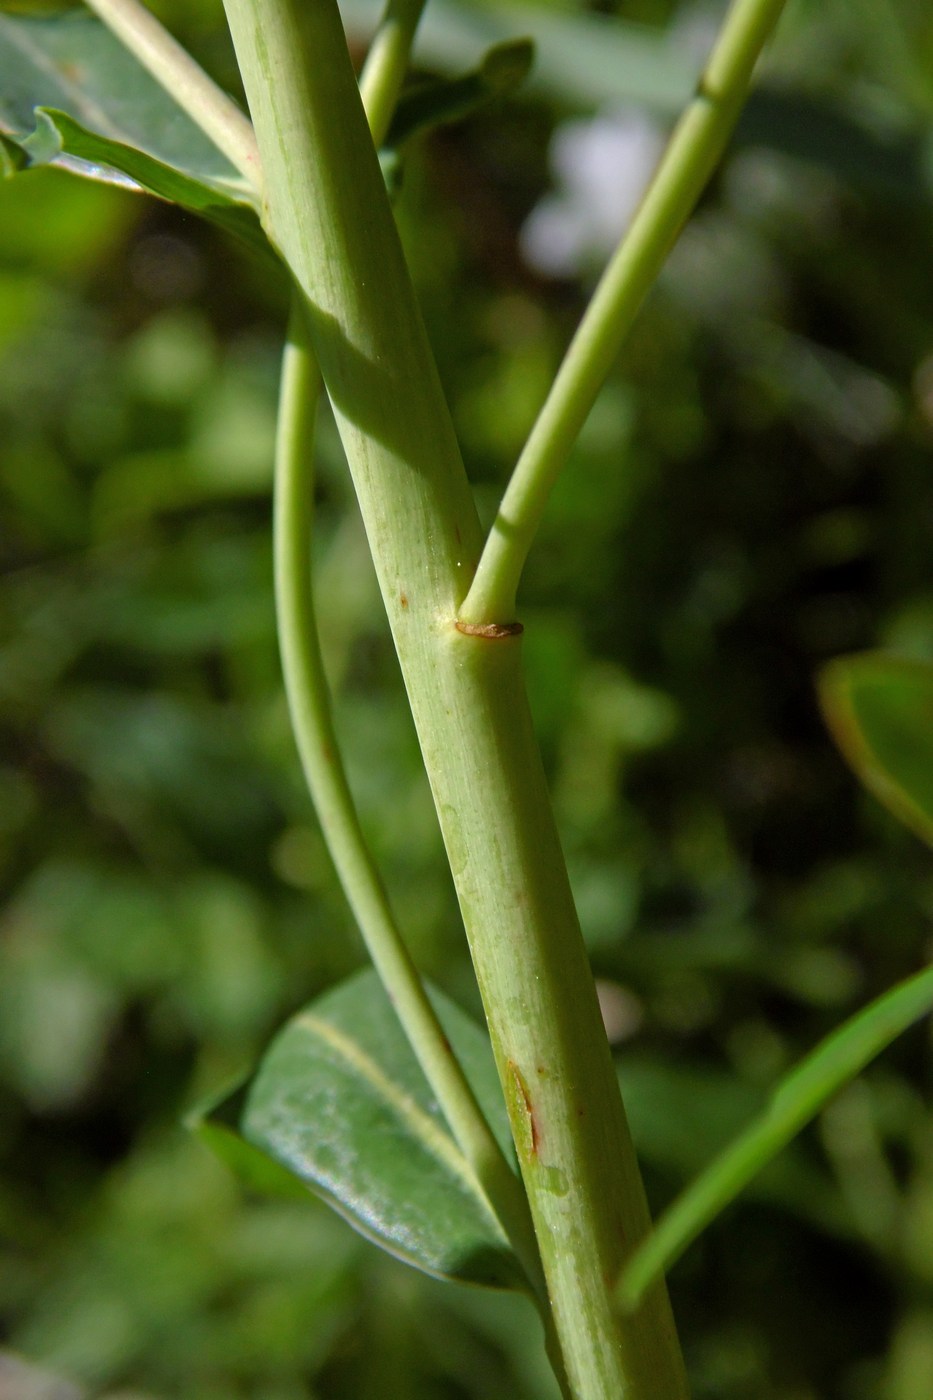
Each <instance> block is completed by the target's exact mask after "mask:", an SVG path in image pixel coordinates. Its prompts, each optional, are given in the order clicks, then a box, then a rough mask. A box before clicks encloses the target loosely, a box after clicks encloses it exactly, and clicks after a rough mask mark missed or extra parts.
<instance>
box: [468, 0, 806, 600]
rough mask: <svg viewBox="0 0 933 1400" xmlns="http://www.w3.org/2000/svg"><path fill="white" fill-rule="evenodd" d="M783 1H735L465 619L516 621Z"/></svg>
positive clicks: (616, 260)
mask: <svg viewBox="0 0 933 1400" xmlns="http://www.w3.org/2000/svg"><path fill="white" fill-rule="evenodd" d="M783 5H784V0H734V3H733V5H732V8H731V9H730V11H729V13H728V15H727V17H726V20H725V23H724V25H723V28H722V30H721V32H720V34H719V37H718V38H717V40H716V43H715V45H714V48H713V51H712V53H711V55H710V58H709V61H708V63H707V65H706V68H705V70H704V72H703V76H702V78H701V79H700V82H699V85H698V87H697V91H696V96H695V97H694V99H693V101H692V102H691V103H690V105H689V106H688V107H687V109H686V111H685V112H684V114H683V116H682V117H681V119H680V121H679V122H678V124H677V126H676V127H675V129H674V133H673V135H672V137H671V140H670V142H669V144H668V146H667V149H666V151H665V153H664V156H663V157H662V160H661V163H660V165H659V166H658V169H657V171H656V173H655V176H654V178H653V180H652V182H651V185H650V187H649V189H648V191H647V193H646V195H645V197H644V200H643V201H642V203H641V206H640V207H639V210H638V212H637V214H636V215H635V218H634V220H633V221H632V224H631V227H630V228H629V230H628V233H627V234H626V235H625V237H624V238H623V239H622V242H621V243H620V245H619V247H618V249H617V250H616V252H615V254H614V255H613V257H612V260H611V261H610V263H609V265H608V267H607V268H606V271H605V273H604V274H603V276H602V279H601V280H600V282H599V285H598V286H597V288H596V291H595V292H594V294H593V298H592V300H591V302H590V304H589V306H588V307H587V310H586V313H585V315H584V317H583V320H582V321H581V323H580V325H579V327H578V329H577V332H576V334H575V335H574V338H573V340H572V341H571V344H570V346H569V348H568V350H567V353H566V355H565V357H564V360H563V363H562V364H561V367H560V370H559V371H558V374H557V377H556V378H555V380H554V383H553V385H552V387H551V390H550V393H549V394H548V397H547V400H546V401H545V404H544V406H543V408H542V409H541V412H540V414H539V415H538V418H537V420H536V421H535V424H534V427H533V428H532V431H531V433H530V435H529V437H528V441H527V443H526V444H525V447H524V449H523V451H522V454H521V456H520V457H519V460H518V463H517V464H516V467H515V470H514V472H513V474H512V477H511V479H510V481H509V484H508V486H507V488H506V491H505V494H504V496H503V498H502V503H501V505H500V507H499V511H498V514H497V516H496V519H495V522H494V524H493V527H492V530H491V531H490V534H489V538H488V540H487V541H486V546H485V549H484V550H483V556H482V558H481V560H480V562H479V566H478V568H477V570H476V576H475V578H474V579H473V582H472V585H471V587H470V591H469V593H468V595H467V597H466V599H465V601H464V604H463V607H462V608H461V610H460V617H461V619H462V620H463V621H465V622H469V623H482V622H507V621H509V620H510V619H511V618H513V617H515V608H516V593H517V590H518V584H519V580H520V577H521V573H522V569H523V568H524V565H525V560H526V558H527V556H528V551H529V549H530V547H531V543H532V540H533V539H534V535H535V532H536V530H537V528H538V525H539V523H540V521H541V516H542V515H543V513H544V508H545V505H546V503H547V499H548V496H549V495H550V492H551V489H552V487H553V485H554V482H555V481H556V479H557V477H558V475H559V473H560V471H561V468H562V467H563V466H564V464H565V463H566V461H567V458H568V456H569V455H570V451H571V448H572V447H573V444H574V442H575V441H576V439H577V436H578V434H579V432H580V429H581V428H582V427H583V424H584V423H585V421H586V418H587V415H588V414H589V411H590V409H591V408H592V406H593V403H594V402H595V399H596V396H597V394H598V393H599V390H600V388H601V387H602V385H603V382H604V381H605V378H606V375H607V374H608V373H609V370H610V368H611V366H612V362H613V360H614V359H615V357H616V355H617V354H618V352H619V349H620V348H621V345H622V342H623V340H624V339H625V336H626V335H627V334H628V331H629V329H630V327H631V324H632V322H633V321H634V319H635V316H636V314H637V312H638V310H639V307H640V306H641V304H642V301H643V300H644V298H645V296H646V294H647V292H648V291H649V289H650V288H651V286H652V284H653V283H654V281H655V280H656V278H657V275H658V273H659V272H660V270H661V267H662V265H663V263H664V260H665V258H666V257H667V255H668V253H669V251H670V249H671V246H672V245H673V243H674V241H675V240H676V238H677V235H678V233H679V232H680V229H681V228H682V226H683V224H684V222H685V221H686V219H687V218H688V217H689V215H690V213H691V211H692V210H693V207H694V205H695V204H696V201H697V200H698V198H699V196H700V194H701V193H702V190H703V187H704V186H705V184H706V182H707V180H708V179H709V177H710V175H711V174H712V172H713V169H714V168H715V165H716V163H717V161H718V160H719V157H720V155H721V154H722V151H723V149H724V147H725V144H726V141H727V140H728V137H729V135H730V133H731V131H732V129H733V127H734V125H735V122H736V120H737V118H738V115H739V112H740V110H741V107H742V103H743V102H744V100H745V96H746V94H747V91H748V86H749V83H750V81H751V76H752V70H753V69H754V66H755V62H756V60H757V58H758V55H759V53H760V52H761V49H762V47H763V45H764V44H765V41H766V40H767V38H768V36H769V34H770V33H771V31H772V29H773V28H774V26H775V24H776V23H777V20H778V17H779V15H780V13H781V10H782V8H783Z"/></svg>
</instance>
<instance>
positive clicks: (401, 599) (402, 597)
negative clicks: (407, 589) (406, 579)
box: [398, 593, 408, 608]
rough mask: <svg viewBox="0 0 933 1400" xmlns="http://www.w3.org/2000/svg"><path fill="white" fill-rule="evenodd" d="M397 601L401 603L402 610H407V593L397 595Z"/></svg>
mask: <svg viewBox="0 0 933 1400" xmlns="http://www.w3.org/2000/svg"><path fill="white" fill-rule="evenodd" d="M398 600H399V602H400V603H401V605H402V607H403V608H407V607H408V594H407V593H400V594H399V595H398Z"/></svg>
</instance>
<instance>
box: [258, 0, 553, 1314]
mask: <svg viewBox="0 0 933 1400" xmlns="http://www.w3.org/2000/svg"><path fill="white" fill-rule="evenodd" d="M422 8H423V0H414V3H412V0H389V4H388V6H387V9H386V15H385V18H384V20H383V22H382V24H381V25H380V27H379V29H378V30H377V32H376V36H375V39H374V41H373V47H372V49H371V50H370V54H369V55H368V56H367V60H366V64H365V65H364V68H363V73H362V75H361V81H360V90H361V93H362V94H363V100H364V106H365V107H366V112H367V117H368V118H369V124H370V130H371V131H372V134H373V138H374V140H375V141H376V142H377V143H378V141H379V140H380V139H381V137H382V136H383V135H384V134H385V131H386V129H387V127H388V124H389V121H390V120H391V116H392V112H393V110H394V106H395V101H396V99H397V96H398V92H399V90H400V88H401V84H402V81H403V78H404V74H405V69H406V64H407V55H408V50H409V48H410V45H411V41H412V39H413V38H414V32H415V28H416V27H417V22H418V17H419V15H420V13H421V10H422ZM320 385H321V379H320V371H319V370H318V367H317V362H316V360H315V358H314V352H313V350H312V348H311V345H310V342H309V340H308V336H307V333H306V326H305V320H304V313H303V310H302V307H301V303H300V298H298V297H296V298H295V304H294V305H293V308H292V314H291V317H290V321H289V329H288V336H287V340H286V345H285V352H284V355H283V360H282V379H281V392H280V398H279V413H278V433H277V439H276V468H275V491H274V517H275V519H274V529H273V537H274V547H275V586H276V612H277V619H278V634H279V647H280V650H281V654H282V670H283V674H284V679H285V691H286V695H287V697H288V704H289V710H290V714H291V720H292V728H293V730H294V733H295V740H296V744H297V747H298V752H299V755H300V758H301V763H302V768H303V770H304V774H305V778H306V781H307V784H308V788H309V790H310V792H311V796H312V799H313V801H314V806H315V810H316V811H317V814H318V819H319V821H320V824H321V830H322V832H323V835H324V839H325V841H326V842H327V847H328V850H329V851H330V854H331V858H332V859H333V862H334V865H335V867H336V870H337V873H338V875H339V877H340V882H341V884H342V886H343V888H344V891H345V893H346V896H347V899H348V902H349V904H350V907H351V909H352V910H353V913H354V916H355V918H356V921H357V924H358V925H359V928H360V931H361V933H362V935H363V939H364V941H365V943H366V947H367V950H368V952H369V955H370V958H371V959H372V962H373V965H374V967H375V968H376V971H377V972H378V973H379V977H380V979H381V981H382V984H383V986H384V987H385V989H386V991H387V992H388V994H389V997H390V999H391V1001H392V1004H393V1006H394V1008H395V1011H396V1013H397V1015H398V1018H399V1021H400V1022H401V1024H402V1026H403V1028H404V1030H405V1034H406V1036H407V1038H408V1041H409V1043H410V1045H411V1047H412V1050H413V1051H414V1053H415V1056H416V1058H417V1060H418V1062H419V1064H420V1065H421V1068H422V1070H423V1071H424V1074H425V1077H426V1079H427V1080H428V1083H429V1084H430V1086H431V1088H432V1090H433V1092H434V1094H435V1097H436V1098H437V1101H438V1104H439V1105H440V1108H441V1110H442V1112H443V1114H444V1116H445V1118H446V1119H447V1122H448V1125H449V1127H450V1129H451V1132H452V1133H453V1135H454V1139H455V1140H456V1142H457V1145H458V1147H459V1148H460V1150H461V1152H462V1153H463V1155H464V1157H465V1158H466V1160H467V1161H468V1162H469V1164H470V1166H471V1167H472V1169H473V1172H474V1174H475V1176H476V1179H477V1181H478V1183H479V1185H480V1187H481V1188H482V1190H483V1191H484V1192H485V1194H486V1196H487V1198H488V1200H489V1202H490V1204H491V1206H492V1207H493V1209H494V1211H495V1213H496V1215H497V1216H498V1218H499V1221H500V1223H501V1224H502V1226H503V1229H504V1230H505V1231H506V1234H507V1235H508V1236H509V1239H510V1240H511V1242H512V1245H513V1248H514V1249H515V1251H516V1253H517V1254H518V1256H519V1258H520V1259H521V1261H522V1264H523V1266H524V1268H525V1272H526V1274H527V1275H528V1279H529V1282H530V1283H531V1286H532V1287H533V1289H534V1290H535V1292H536V1293H537V1294H538V1295H539V1298H540V1297H541V1295H543V1291H544V1287H543V1285H544V1280H543V1276H542V1274H541V1263H540V1259H539V1258H538V1249H537V1244H536V1242H535V1235H534V1228H533V1226H532V1222H531V1215H530V1212H529V1210H528V1201H527V1198H526V1196H525V1193H524V1191H523V1189H522V1186H521V1183H520V1182H519V1180H518V1178H517V1177H516V1175H515V1173H514V1172H513V1171H512V1169H511V1167H510V1166H509V1164H508V1162H507V1161H506V1159H505V1156H504V1155H503V1153H502V1150H501V1148H500V1147H499V1144H498V1142H497V1141H496V1139H495V1136H494V1135H493V1133H492V1131H491V1129H490V1128H489V1125H488V1123H487V1122H486V1119H485V1117H484V1115H483V1112H482V1109H481V1108H480V1106H479V1104H478V1103H477V1101H476V1097H475V1095H474V1094H473V1091H472V1089H471V1088H470V1085H469V1083H468V1082H467V1080H466V1077H465V1076H464V1074H463V1070H462V1068H461V1066H460V1064H459V1062H458V1060H457V1058H456V1056H455V1055H454V1053H453V1050H452V1049H451V1046H450V1043H449V1042H448V1040H447V1037H446V1036H445V1034H444V1030H443V1027H442V1026H441V1024H440V1021H439V1020H438V1018H437V1015H436V1013H435V1011H434V1008H433V1007H432V1005H431V1002H430V1000H429V999H428V996H427V994H426V992H425V989H424V985H423V983H422V982H421V978H420V977H419V975H418V971H417V969H416V967H415V965H414V963H413V962H412V959H411V956H410V954H409V952H408V949H407V947H406V946H405V941H404V939H403V937H402V934H401V932H400V930H399V928H398V925H397V923H396V921H395V917H394V915H393V913H392V909H391V906H390V904H389V900H388V897H387V895H386V892H385V889H384V887H383V884H382V881H381V880H380V878H379V874H378V871H377V869H376V866H375V864H374V862H373V859H372V856H371V854H370V851H369V847H368V845H367V843H366V838H365V836H364V834H363V830H362V827H361V825H360V821H359V816H358V814H357V811H356V806H355V803H354V801H353V796H352V794H351V792H350V786H349V783H348V782H347V777H346V772H345V769H344V766H343V762H342V759H341V756H340V749H339V745H338V741H337V735H336V732H335V729H334V724H333V716H332V711H331V705H330V695H329V690H328V685H327V678H326V675H325V672H324V666H323V662H322V659H321V651H320V640H319V630H318V625H317V617H316V610H315V604H314V590H313V584H312V573H311V552H312V551H311V539H312V531H313V506H314V423H315V417H316V407H317V402H318V398H319V395H320ZM545 1311H546V1305H545Z"/></svg>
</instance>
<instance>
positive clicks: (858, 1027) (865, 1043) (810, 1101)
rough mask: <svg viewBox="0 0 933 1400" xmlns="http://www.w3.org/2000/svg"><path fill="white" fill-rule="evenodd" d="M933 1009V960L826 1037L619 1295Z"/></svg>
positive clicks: (648, 1244) (659, 1234) (697, 1184)
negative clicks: (831, 1098)
mask: <svg viewBox="0 0 933 1400" xmlns="http://www.w3.org/2000/svg"><path fill="white" fill-rule="evenodd" d="M931 1009H933V968H927V969H926V970H925V971H923V972H920V973H917V974H916V976H914V977H911V978H909V979H908V980H907V981H906V982H902V983H900V984H899V985H898V986H897V987H895V988H894V989H893V990H892V991H890V992H886V993H885V994H884V996H881V997H879V998H878V999H877V1000H876V1001H873V1002H872V1003H871V1005H870V1006H867V1007H865V1008H864V1009H863V1010H862V1011H860V1012H859V1013H858V1014H857V1015H855V1016H853V1017H852V1019H851V1020H849V1021H847V1022H846V1023H845V1025H843V1026H842V1027H840V1029H839V1030H837V1031H834V1032H833V1034H832V1035H830V1036H829V1037H827V1039H826V1040H824V1041H823V1042H822V1044H821V1045H819V1046H818V1047H817V1048H816V1049H815V1050H814V1051H813V1052H812V1053H811V1054H809V1055H808V1056H807V1057H806V1059H804V1060H803V1061H802V1062H801V1063H800V1064H799V1065H798V1066H797V1068H796V1069H795V1070H794V1071H793V1072H792V1073H791V1074H789V1075H788V1076H787V1077H786V1078H785V1079H784V1080H783V1081H782V1082H781V1083H780V1084H779V1085H778V1087H777V1089H776V1090H775V1092H774V1094H773V1095H772V1097H771V1102H770V1104H769V1106H768V1108H767V1109H766V1110H765V1111H764V1112H763V1113H762V1114H761V1115H759V1117H757V1118H756V1119H755V1120H754V1121H753V1122H752V1123H751V1125H750V1126H749V1127H748V1128H747V1129H746V1130H745V1132H744V1133H742V1134H741V1136H739V1137H738V1138H737V1139H736V1140H735V1142H733V1143H732V1144H731V1146H730V1147H727V1148H726V1150H725V1151H724V1152H723V1153H721V1154H720V1156H719V1157H717V1158H716V1160H715V1161H714V1162H713V1163H712V1164H711V1165H710V1166H709V1167H708V1168H707V1169H706V1171H705V1172H703V1173H702V1175H701V1176H699V1177H698V1178H697V1179H696V1181H694V1182H693V1183H692V1185H690V1186H688V1187H687V1189H686V1191H684V1192H683V1194H682V1195H681V1196H679V1197H678V1198H677V1200H676V1201H674V1203H673V1205H671V1206H669V1207H668V1209H667V1210H666V1211H665V1212H664V1214H663V1215H662V1216H661V1218H660V1220H659V1221H658V1224H657V1226H656V1227H655V1229H654V1231H653V1233H652V1234H651V1235H650V1236H649V1237H648V1239H647V1240H646V1241H645V1243H644V1244H643V1245H641V1246H640V1248H639V1249H637V1250H636V1251H635V1253H634V1254H633V1255H632V1258H631V1259H630V1260H629V1263H628V1266H627V1267H626V1269H625V1271H624V1273H623V1275H622V1278H621V1280H620V1283H619V1287H618V1297H619V1301H620V1303H621V1304H622V1305H623V1306H625V1307H629V1308H633V1307H635V1306H636V1305H637V1303H638V1300H639V1299H640V1298H641V1297H642V1295H643V1294H644V1292H645V1289H646V1288H647V1287H648V1286H649V1285H650V1284H651V1282H652V1281H653V1280H654V1279H656V1278H657V1277H658V1276H659V1275H660V1274H661V1273H662V1272H663V1271H664V1270H665V1269H666V1268H668V1267H669V1266H670V1265H671V1264H672V1263H673V1262H674V1261H675V1260H676V1259H678V1258H679V1257H680V1255H681V1254H682V1253H683V1252H684V1250H685V1249H686V1248H687V1246H688V1245H689V1244H691V1243H692V1242H693V1241H694V1240H695V1239H696V1238H697V1236H698V1235H699V1234H700V1233H701V1231H703V1230H704V1229H705V1228H706V1226H707V1225H708V1224H709V1223H710V1221H712V1220H713V1219H715V1217H716V1216H717V1215H718V1214H719V1213H720V1211H722V1210H723V1209H724V1208H725V1207H726V1206H727V1205H729V1203H730V1202H731V1201H733V1200H734V1199H735V1198H736V1196H738V1195H739V1193H740V1192H741V1191H742V1190H743V1189H744V1188H745V1186H747V1184H748V1183H749V1181H751V1179H752V1178H753V1177H754V1176H755V1175H756V1174H757V1173H758V1172H760V1171H761V1170H762V1168H763V1167H764V1166H766V1165H767V1164H768V1162H770V1161H771V1160H772V1158H774V1157H775V1156H776V1155H777V1153H778V1152H780V1151H781V1149H782V1148H783V1147H785V1146H786V1144H787V1143H788V1142H790V1140H791V1138H793V1137H794V1136H795V1135H796V1134H797V1133H798V1132H799V1131H800V1129H801V1128H802V1127H804V1125H805V1124H806V1123H808V1122H809V1121H810V1119H811V1118H813V1117H815V1115H816V1114H817V1113H818V1112H819V1110H820V1109H821V1108H822V1107H823V1105H824V1104H825V1103H826V1101H827V1100H828V1099H829V1098H830V1097H831V1096H832V1095H833V1094H835V1093H836V1092H837V1091H838V1090H839V1089H841V1088H842V1087H843V1086H844V1085H845V1084H847V1083H848V1082H849V1081H850V1080H851V1079H853V1078H854V1077H855V1076H856V1075H857V1074H858V1073H859V1072H860V1071H861V1070H862V1069H864V1067H865V1066H866V1065H867V1064H868V1063H869V1062H870V1061H871V1060H873V1059H874V1058H875V1056H876V1055H879V1054H880V1053H881V1051H882V1050H884V1049H885V1048H886V1047H887V1046H888V1045H890V1044H891V1042H892V1041H893V1040H895V1039H896V1038H897V1036H899V1035H900V1034H901V1033H902V1032H903V1031H905V1030H906V1029H907V1027H908V1026H909V1025H911V1024H912V1022H914V1021H916V1020H918V1019H919V1018H920V1017H921V1016H925V1015H926V1014H927V1013H928V1012H929V1011H930V1010H931Z"/></svg>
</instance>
